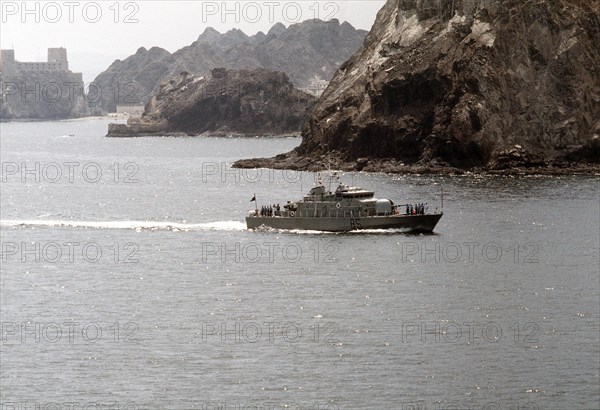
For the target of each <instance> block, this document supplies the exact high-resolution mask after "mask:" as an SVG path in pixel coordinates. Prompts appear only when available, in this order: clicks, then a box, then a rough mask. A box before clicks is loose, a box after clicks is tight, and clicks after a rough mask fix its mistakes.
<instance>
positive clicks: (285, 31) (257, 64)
mask: <svg viewBox="0 0 600 410" xmlns="http://www.w3.org/2000/svg"><path fill="white" fill-rule="evenodd" d="M366 34H367V32H366V31H364V30H357V29H355V28H354V27H352V26H351V25H350V24H348V23H343V24H341V25H340V23H339V21H338V20H331V21H328V22H325V21H320V20H308V21H305V22H303V23H299V24H294V25H292V26H290V27H289V28H286V27H285V26H284V25H283V24H281V23H278V24H276V25H275V26H273V28H271V30H270V31H269V32H268V34H267V35H265V34H264V33H262V32H259V33H258V34H256V35H254V36H250V37H249V36H247V35H246V34H244V33H243V32H242V31H240V30H237V29H234V30H230V31H228V32H226V33H223V34H220V33H219V32H218V31H216V30H214V29H212V28H208V29H206V30H205V31H204V33H202V34H201V35H200V36H199V37H198V40H197V41H195V42H194V43H192V44H191V45H189V46H186V47H184V48H182V49H181V50H178V51H176V52H175V53H173V54H171V53H169V52H168V51H166V50H163V49H161V48H158V47H155V48H152V49H150V50H146V49H145V48H141V49H140V50H138V52H137V53H136V54H134V55H133V56H130V57H128V58H127V59H125V60H123V61H120V60H117V61H115V62H114V63H113V64H112V65H111V66H110V67H109V68H108V70H106V71H105V72H103V73H102V74H100V75H99V76H98V77H97V78H96V79H95V80H94V83H93V84H94V85H93V86H92V87H91V89H92V90H95V89H101V90H102V98H101V99H99V101H98V102H97V106H99V107H101V108H102V109H103V110H105V111H114V110H115V109H116V105H117V104H136V103H137V104H139V103H142V104H145V103H146V102H148V101H149V100H150V98H151V97H152V95H153V94H154V93H155V92H156V91H157V89H158V86H159V84H160V83H161V82H162V81H165V80H168V79H170V78H172V77H176V76H177V75H179V73H181V72H183V71H186V72H189V73H191V74H194V75H200V76H202V75H209V74H210V71H211V70H212V69H213V68H217V67H225V68H228V69H254V68H266V69H269V70H274V71H282V72H284V73H286V74H287V75H288V76H289V77H290V79H291V81H292V83H293V84H294V85H295V86H296V87H299V88H309V87H310V86H311V84H312V82H314V81H329V80H330V79H331V77H333V75H334V74H335V71H336V69H337V68H338V67H339V65H340V64H341V63H343V62H344V61H345V60H347V59H348V57H350V56H351V55H352V53H354V52H355V51H356V50H357V49H358V48H359V47H360V46H361V45H362V43H363V41H364V38H365V36H366Z"/></svg>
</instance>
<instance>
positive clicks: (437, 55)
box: [234, 0, 600, 175]
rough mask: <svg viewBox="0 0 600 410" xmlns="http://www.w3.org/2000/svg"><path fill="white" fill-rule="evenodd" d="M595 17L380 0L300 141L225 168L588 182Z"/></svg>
mask: <svg viewBox="0 0 600 410" xmlns="http://www.w3.org/2000/svg"><path fill="white" fill-rule="evenodd" d="M599 16H600V10H599V7H598V3H597V2H594V1H592V0H582V1H578V2H572V1H567V0H557V1H555V2H546V1H542V0H535V1H530V2H520V1H516V0H515V1H513V0H507V1H504V2H495V1H488V0H482V1H479V2H477V3H473V2H470V1H461V0H455V1H450V0H441V1H437V2H431V1H412V0H411V1H409V0H388V1H387V3H386V4H385V6H384V7H383V8H382V10H381V11H380V12H379V14H378V17H377V20H376V22H375V24H374V26H373V28H372V30H371V32H370V33H369V35H368V36H367V39H366V40H365V43H364V46H363V48H362V49H360V50H359V51H358V52H357V53H356V54H355V55H354V56H352V57H351V58H350V59H349V60H348V61H347V62H346V63H344V64H343V65H342V66H341V67H340V69H339V70H338V72H337V74H336V75H335V76H334V78H333V80H332V81H331V83H330V85H329V87H328V88H327V90H326V91H325V93H324V94H323V95H322V96H321V98H320V99H319V101H318V103H317V105H316V107H315V109H314V111H313V113H312V116H311V117H310V119H309V121H308V122H307V124H306V125H305V126H304V128H303V132H302V136H303V140H302V144H301V145H300V146H299V147H298V148H296V149H295V150H294V151H292V152H290V153H287V154H281V155H278V156H276V157H274V158H263V159H260V158H259V159H250V160H242V161H238V162H237V163H236V164H235V165H234V166H236V167H241V168H248V167H268V168H291V169H298V170H322V169H326V168H327V166H328V160H327V158H331V160H332V164H333V166H334V167H335V168H336V169H341V170H353V171H373V172H392V173H442V174H461V173H468V172H475V173H491V174H511V175H518V174H547V175H555V174H572V173H584V174H598V172H599V170H600V64H599V63H598V62H599V61H600V48H598V47H597V44H600V30H598V27H600V23H599Z"/></svg>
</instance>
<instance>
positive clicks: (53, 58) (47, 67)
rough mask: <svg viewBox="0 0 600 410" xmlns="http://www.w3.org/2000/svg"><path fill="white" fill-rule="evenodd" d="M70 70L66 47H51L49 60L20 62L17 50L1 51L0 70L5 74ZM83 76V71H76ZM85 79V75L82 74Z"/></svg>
mask: <svg viewBox="0 0 600 410" xmlns="http://www.w3.org/2000/svg"><path fill="white" fill-rule="evenodd" d="M52 71H55V72H70V70H69V60H68V59H67V49H66V48H62V47H60V48H49V49H48V60H47V62H35V63H31V62H26V63H23V62H20V61H17V60H16V59H15V50H2V51H0V72H2V74H3V75H5V76H15V75H19V74H24V73H27V72H37V73H43V72H52ZM74 74H79V75H80V76H82V74H81V73H74ZM82 81H83V76H82Z"/></svg>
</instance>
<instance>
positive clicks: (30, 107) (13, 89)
mask: <svg viewBox="0 0 600 410" xmlns="http://www.w3.org/2000/svg"><path fill="white" fill-rule="evenodd" d="M0 89H1V90H2V94H3V95H2V98H1V99H0V120H1V121H10V120H62V119H67V118H78V117H84V116H86V115H90V109H89V107H88V102H87V99H86V98H85V96H84V92H83V82H82V80H81V75H80V74H75V73H71V72H69V71H56V72H24V73H19V74H15V75H11V76H5V75H0Z"/></svg>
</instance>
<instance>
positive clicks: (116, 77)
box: [89, 47, 175, 112]
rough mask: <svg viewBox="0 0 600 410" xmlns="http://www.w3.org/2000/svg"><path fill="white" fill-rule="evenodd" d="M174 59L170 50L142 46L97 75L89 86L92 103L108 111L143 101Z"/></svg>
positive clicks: (152, 90)
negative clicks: (118, 106) (148, 48)
mask: <svg viewBox="0 0 600 410" xmlns="http://www.w3.org/2000/svg"><path fill="white" fill-rule="evenodd" d="M174 61H175V60H174V58H173V56H172V55H171V53H169V52H168V51H167V50H164V49H162V48H159V47H153V48H151V49H150V50H146V48H144V47H141V48H140V49H138V51H137V52H136V53H135V54H134V55H132V56H130V57H128V58H127V59H125V60H123V61H121V60H117V61H115V62H114V63H112V64H111V66H110V67H108V69H107V70H106V71H104V72H103V73H101V74H100V75H98V77H96V79H95V80H94V82H93V83H92V85H91V86H90V97H89V99H90V103H91V104H93V105H94V106H96V107H100V108H101V109H103V110H104V111H108V112H115V111H116V108H117V105H120V104H144V103H145V102H146V101H147V99H148V96H150V95H152V93H153V92H154V90H155V89H156V87H157V84H159V83H160V80H161V79H162V78H163V77H164V76H165V74H166V73H167V72H168V71H169V68H170V67H171V65H172V64H173V62H174Z"/></svg>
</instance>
